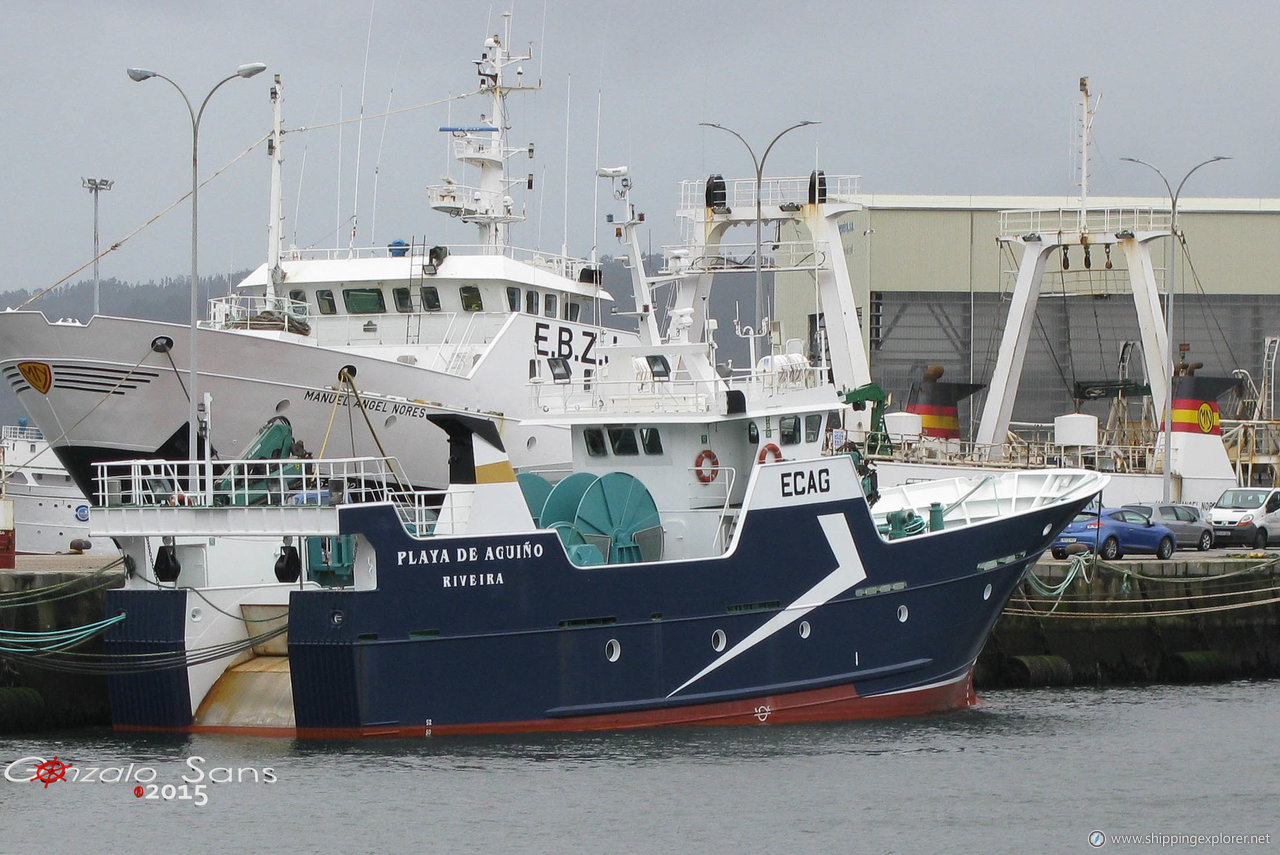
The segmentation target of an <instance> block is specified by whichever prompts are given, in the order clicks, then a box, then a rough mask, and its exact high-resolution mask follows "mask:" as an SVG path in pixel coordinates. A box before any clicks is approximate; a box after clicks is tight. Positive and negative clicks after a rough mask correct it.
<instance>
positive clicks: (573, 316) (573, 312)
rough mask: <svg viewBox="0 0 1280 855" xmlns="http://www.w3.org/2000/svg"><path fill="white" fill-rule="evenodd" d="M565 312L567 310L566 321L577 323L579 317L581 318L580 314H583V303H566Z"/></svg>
mask: <svg viewBox="0 0 1280 855" xmlns="http://www.w3.org/2000/svg"><path fill="white" fill-rule="evenodd" d="M564 310H565V315H566V318H565V320H567V321H576V320H577V319H578V316H579V315H580V314H582V304H581V303H566V304H565V307H564Z"/></svg>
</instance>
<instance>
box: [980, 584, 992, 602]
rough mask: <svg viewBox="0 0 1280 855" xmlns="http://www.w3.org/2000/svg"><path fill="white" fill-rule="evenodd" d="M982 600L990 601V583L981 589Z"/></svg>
mask: <svg viewBox="0 0 1280 855" xmlns="http://www.w3.org/2000/svg"><path fill="white" fill-rule="evenodd" d="M982 599H984V600H989V599H991V583H989V582H988V583H987V587H985V588H983V589H982Z"/></svg>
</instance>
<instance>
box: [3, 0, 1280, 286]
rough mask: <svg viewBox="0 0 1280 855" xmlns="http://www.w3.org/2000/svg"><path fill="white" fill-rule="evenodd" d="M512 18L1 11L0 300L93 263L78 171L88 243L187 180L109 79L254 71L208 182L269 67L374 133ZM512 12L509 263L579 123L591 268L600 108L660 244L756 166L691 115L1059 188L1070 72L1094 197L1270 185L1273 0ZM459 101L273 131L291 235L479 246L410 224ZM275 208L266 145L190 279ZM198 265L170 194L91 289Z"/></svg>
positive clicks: (188, 82) (1027, 185)
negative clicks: (1088, 121) (691, 181)
mask: <svg viewBox="0 0 1280 855" xmlns="http://www.w3.org/2000/svg"><path fill="white" fill-rule="evenodd" d="M508 8H512V4H510V3H506V4H504V3H488V2H471V0H465V2H464V0H450V2H436V0H418V2H411V0H372V2H363V3H361V2H348V3H341V4H334V3H331V2H326V3H303V2H290V1H289V0H286V2H278V3H271V2H263V0H253V2H240V0H232V1H231V2H218V0H210V2H207V3H203V4H195V3H187V2H159V0H133V2H129V3H120V2H108V1H107V0H95V2H80V0H62V2H59V0H41V2H32V0H0V81H2V82H0V117H2V121H0V234H3V236H4V246H5V248H6V252H5V253H4V254H5V260H6V263H5V271H6V272H5V275H4V278H3V282H2V284H0V290H8V289H11V288H43V287H46V286H47V285H49V284H52V283H53V282H55V281H57V280H58V279H60V278H62V277H63V276H65V275H67V274H68V273H70V272H71V271H73V270H74V269H76V268H77V267H79V266H80V265H81V264H83V263H85V262H86V261H88V260H89V259H90V258H91V256H92V204H91V199H90V195H89V193H88V192H87V191H86V190H84V189H83V188H82V187H81V178H82V177H100V178H110V179H114V180H115V182H116V185H115V187H114V189H112V190H111V191H110V192H108V193H105V194H103V196H102V199H101V204H102V208H101V234H102V240H103V244H104V246H105V245H108V244H110V243H111V242H113V241H115V240H118V239H119V238H121V237H123V236H124V235H126V234H127V233H129V232H131V231H133V230H134V229H135V228H137V227H138V226H140V225H141V224H142V223H144V222H146V221H147V220H148V219H150V218H151V217H153V216H154V215H156V214H157V213H159V212H160V211H162V210H163V209H164V208H165V207H167V206H168V205H170V204H171V203H172V202H173V201H174V200H175V199H177V198H178V197H179V196H181V195H182V194H183V193H184V192H186V191H187V189H188V188H189V182H190V171H189V170H190V160H189V156H190V144H191V137H190V120H189V118H188V116H187V113H186V110H185V108H184V107H183V105H182V102H181V99H180V98H179V97H178V94H177V93H176V92H175V91H174V90H173V89H172V87H170V86H169V85H168V84H166V83H165V82H164V81H162V80H149V81H146V82H143V83H134V82H132V81H131V80H129V78H128V77H127V76H126V75H125V69H126V68H127V67H129V66H143V67H148V68H151V69H153V70H155V71H158V72H160V73H163V74H165V75H167V76H169V77H172V78H173V79H174V80H175V81H176V82H177V83H179V84H180V85H182V86H183V88H184V89H186V90H187V93H188V95H189V96H190V97H191V98H192V99H193V100H194V101H195V102H196V104H197V105H198V103H199V101H200V100H201V99H202V98H203V97H204V95H205V93H206V92H208V90H209V88H210V87H212V86H213V84H215V83H216V82H217V81H218V80H220V79H221V78H222V77H224V76H226V75H228V74H230V73H232V72H234V70H235V68H236V66H237V65H239V64H241V63H244V62H251V61H261V62H265V63H266V64H267V65H268V72H267V73H264V74H261V75H259V76H258V77H255V78H253V79H250V80H238V79H237V80H233V81H231V82H230V83H228V84H226V85H225V86H223V87H222V88H221V89H220V90H219V91H218V92H217V94H216V95H215V96H214V97H213V99H212V100H211V101H210V106H209V108H208V110H207V111H206V113H205V117H204V119H203V121H202V124H201V146H200V165H201V173H202V176H204V175H208V174H210V173H212V172H213V171H214V170H216V169H217V168H219V167H221V166H223V165H225V164H226V163H228V162H229V161H230V160H232V159H233V158H234V157H235V156H236V155H238V154H239V153H240V152H242V151H244V150H245V149H247V148H248V147H250V146H251V145H252V144H253V143H254V142H255V141H256V140H259V139H261V138H262V137H263V136H264V135H265V134H266V133H267V131H268V130H269V129H270V122H271V112H270V103H269V99H268V90H269V88H270V85H271V75H272V74H273V73H278V74H280V75H281V76H282V78H283V81H284V85H285V89H286V95H285V104H284V114H285V125H286V127H287V128H299V127H301V126H311V125H320V124H329V123H332V122H335V121H336V120H337V119H338V118H339V117H344V118H354V117H356V116H358V115H359V113H360V110H361V92H362V90H363V93H364V97H363V100H364V108H363V109H364V114H365V115H366V116H369V115H373V114H378V113H382V112H384V111H385V110H386V109H387V106H388V104H390V106H391V107H392V108H393V109H395V108H402V107H407V106H412V105H418V104H424V103H429V102H433V101H437V100H439V99H441V98H443V97H445V96H448V95H450V94H458V93H461V92H465V91H468V90H470V89H472V88H474V86H475V83H476V76H475V73H474V67H473V66H472V65H471V64H470V60H472V59H474V58H476V57H478V56H479V51H480V48H481V44H482V42H483V39H484V37H485V35H486V34H488V33H494V32H499V30H500V26H501V25H500V14H501V12H502V11H503V10H504V9H508ZM514 12H515V25H514V32H513V39H512V41H513V43H514V44H515V45H517V46H521V47H523V46H527V45H528V43H529V42H530V41H532V42H534V47H533V49H534V53H535V58H534V60H533V61H532V62H530V63H527V64H526V68H525V71H526V78H530V79H531V78H535V77H537V76H538V75H541V78H542V82H543V88H542V91H541V92H539V93H537V94H532V95H522V96H518V97H515V98H514V99H513V104H512V106H513V108H514V109H513V115H512V124H513V130H512V134H511V141H512V142H513V143H515V144H520V145H523V144H524V143H526V142H528V141H533V142H535V143H536V144H537V157H536V159H535V160H534V161H533V162H532V166H529V161H527V160H525V159H523V158H521V159H517V160H516V161H514V168H515V171H516V172H517V173H523V172H525V171H533V172H534V174H535V176H536V180H537V185H538V189H537V192H536V193H535V194H533V195H531V196H526V197H525V198H524V199H523V200H522V203H523V204H524V205H525V206H526V209H527V211H528V214H529V221H528V222H527V223H526V224H524V225H522V226H519V227H517V231H516V232H515V233H514V235H513V242H514V243H517V244H519V245H521V246H530V247H531V246H535V245H540V246H542V247H545V248H549V249H559V247H560V245H561V242H562V240H564V234H565V228H564V224H565V215H564V210H565V178H564V172H565V170H564V165H565V159H566V149H565V141H566V136H567V138H568V140H569V143H568V163H569V181H568V193H569V196H568V199H569V201H568V205H569V216H568V244H569V249H570V251H571V252H574V253H577V254H583V255H585V254H587V253H589V252H590V249H591V244H592V240H593V237H592V206H593V193H594V192H595V183H596V182H595V181H594V180H593V179H592V177H591V176H592V172H593V170H594V166H595V162H596V155H595V148H596V145H597V134H596V118H597V108H598V103H599V104H601V105H602V106H600V108H599V115H600V126H601V132H600V134H599V149H600V157H599V159H600V162H601V163H603V164H606V165H618V164H623V163H626V164H629V165H630V166H631V168H632V171H633V175H634V177H635V181H636V191H635V194H634V197H633V198H634V201H635V202H636V203H637V205H638V207H639V208H640V209H641V210H643V211H645V212H646V213H647V214H648V223H649V225H650V228H651V230H652V234H651V236H650V237H651V240H652V242H653V245H654V246H655V247H656V246H658V245H660V244H662V243H669V242H671V241H672V240H673V239H674V238H675V225H674V217H673V216H672V211H673V209H674V207H675V202H676V199H677V195H676V183H677V181H678V180H680V179H681V178H697V177H704V176H705V175H706V174H707V173H709V172H713V171H714V172H722V173H724V174H725V175H726V176H731V177H732V176H747V175H749V174H751V173H752V168H751V163H750V160H749V158H748V157H747V155H746V152H745V150H744V149H743V148H742V147H741V145H740V143H738V142H737V141H736V140H734V139H733V138H732V137H730V136H728V135H727V134H724V133H723V132H720V131H715V130H710V129H704V128H699V127H698V123H699V122H702V121H715V122H721V123H723V124H725V125H727V126H730V127H733V128H735V129H737V130H739V131H740V132H742V133H743V135H744V136H746V137H747V138H748V139H749V140H751V141H753V144H754V145H755V146H756V148H757V151H759V150H760V149H762V148H763V147H764V145H765V144H766V143H767V142H768V140H769V139H770V138H771V137H772V136H773V134H774V133H775V132H776V131H778V130H780V129H781V128H783V127H785V126H786V125H788V124H791V123H793V122H795V121H798V120H801V119H813V120H818V121H821V122H822V124H821V125H820V126H818V127H816V128H806V129H802V130H798V131H795V132H792V133H791V134H790V135H788V137H787V138H786V139H785V140H784V141H783V142H780V143H779V144H778V146H777V147H775V149H774V151H773V153H772V154H771V155H770V157H769V160H768V166H767V169H766V172H767V173H768V174H770V175H803V174H807V173H808V172H809V170H810V169H812V168H813V167H814V165H815V164H817V165H820V166H821V167H822V168H823V169H825V170H826V171H827V173H828V174H844V173H856V174H859V175H861V176H862V188H863V190H864V191H866V192H874V193H919V194H983V195H985V194H1055V195H1067V194H1073V193H1076V192H1078V191H1077V189H1076V185H1075V179H1074V177H1073V172H1072V164H1071V156H1070V148H1071V134H1072V122H1073V118H1074V114H1075V112H1076V108H1075V107H1074V106H1073V105H1075V104H1078V98H1079V95H1078V92H1077V83H1078V79H1079V77H1080V76H1082V75H1088V76H1090V77H1091V79H1092V88H1093V91H1094V92H1095V93H1100V94H1101V96H1102V97H1101V104H1100V107H1099V112H1098V116H1097V119H1096V122H1095V125H1094V137H1095V140H1096V146H1095V148H1094V149H1093V151H1092V153H1091V181H1090V184H1091V192H1092V193H1093V194H1095V195H1130V194H1136V195H1150V196H1155V195H1157V192H1158V191H1162V187H1161V185H1160V184H1159V182H1158V179H1157V178H1156V176H1155V175H1153V174H1151V173H1150V172H1148V171H1147V170H1145V169H1143V168H1142V167H1139V166H1134V165H1132V164H1125V163H1121V162H1120V161H1119V158H1120V157H1121V156H1122V155H1130V156H1136V157H1141V158H1144V159H1146V160H1150V161H1152V162H1154V163H1156V164H1157V165H1159V166H1161V168H1162V169H1164V170H1165V172H1166V174H1168V175H1169V176H1170V178H1171V180H1173V181H1176V180H1177V179H1178V178H1179V177H1180V176H1181V175H1182V174H1183V172H1185V170H1186V169H1187V168H1189V167H1191V166H1192V165H1194V164H1195V163H1197V162H1199V161H1200V160H1202V159H1204V158H1206V157H1209V156H1211V155H1216V154H1226V155H1231V156H1233V157H1234V158H1235V159H1234V160H1233V161H1231V162H1229V163H1225V164H1214V165H1212V166H1209V167H1206V168H1205V169H1203V170H1202V171H1200V172H1198V173H1197V174H1196V176H1195V177H1194V178H1192V179H1191V181H1190V182H1188V185H1187V189H1186V191H1185V195H1186V196H1187V197H1190V196H1241V197H1280V151H1278V148H1277V141H1280V109H1278V105H1277V96H1276V91H1277V85H1278V84H1280V50H1277V49H1276V41H1277V37H1278V36H1280V4H1276V3H1274V2H1266V0H1257V2H1214V3H1205V2H1074V3H1043V2H1035V0H1022V2H969V3H957V2H954V0H944V2H888V0H881V1H880V2H857V0H844V2H828V1H827V0H809V2H788V0H772V2H759V1H758V0H740V1H739V2H729V0H712V2H696V0H678V2H677V0H647V1H646V0H632V1H631V2H618V0H546V2H543V0H521V2H516V3H515V4H514ZM366 42H368V43H369V44H370V49H369V53H368V65H367V72H366V71H365V54H366ZM570 79H571V81H572V84H571V89H572V98H571V100H569V98H568V94H569V93H568V91H567V90H568V89H569V81H570ZM566 104H568V111H569V116H568V133H567V135H566ZM451 109H452V114H450V112H449V110H450V108H449V107H445V106H437V107H431V108H427V109H422V110H417V111H413V112H408V113H404V114H400V115H397V116H394V117H392V118H390V119H389V120H387V121H385V122H384V121H383V120H382V119H377V120H374V121H367V122H365V123H364V133H363V138H362V139H361V138H359V131H358V130H357V126H356V125H355V124H349V125H346V126H345V127H344V129H343V130H342V132H341V134H339V131H338V130H337V129H336V128H329V129H324V130H314V131H310V132H307V133H294V134H291V135H289V136H288V137H287V139H286V163H285V204H284V208H285V214H286V217H287V223H286V226H285V229H286V231H285V233H286V237H287V238H288V239H289V242H290V243H295V244H297V245H299V246H315V245H319V246H335V245H341V246H346V245H347V243H348V234H349V230H350V225H349V221H350V217H351V215H352V213H353V212H356V213H358V217H357V223H358V236H357V243H358V244H360V245H368V244H370V243H376V244H378V245H384V244H386V243H387V242H389V241H390V240H392V239H394V238H404V239H406V240H407V239H409V238H411V237H414V236H417V237H418V238H420V239H421V238H423V237H425V238H426V239H427V240H428V241H430V242H432V243H445V242H450V241H452V242H455V243H458V242H466V241H468V240H469V239H470V238H471V236H472V231H471V229H470V228H469V227H468V228H465V229H464V228H462V227H461V226H460V224H458V223H456V222H452V221H450V220H449V219H448V218H447V217H444V216H443V215H441V214H436V213H435V212H433V211H431V210H430V209H429V208H427V206H426V194H425V192H424V188H425V187H426V185H428V184H430V183H432V182H434V181H437V180H438V178H439V176H441V175H442V174H444V173H445V172H446V171H448V172H451V173H452V174H453V175H454V177H456V178H461V177H462V176H461V174H460V172H459V169H458V168H457V167H456V166H455V165H453V164H451V163H450V161H449V160H448V158H447V157H446V154H445V140H444V138H443V135H441V134H440V133H438V131H437V128H438V127H439V126H440V125H442V124H446V123H447V122H448V121H450V120H452V121H455V122H458V121H475V120H477V119H478V118H479V114H480V113H481V112H484V111H485V105H484V103H483V102H482V101H480V100H479V99H472V100H469V101H464V102H461V103H455V104H453V105H452V108H451ZM339 147H341V165H339ZM357 152H359V159H358V160H357ZM357 184H358V188H359V199H358V207H357V202H356V198H355V193H356V188H357ZM375 193H376V202H377V210H376V214H375V211H374V198H375ZM601 198H602V201H601V208H600V213H599V218H600V219H601V220H603V217H604V214H605V212H606V211H607V210H609V208H608V204H607V196H606V195H605V194H603V193H602V194H601ZM267 203H268V158H267V155H266V152H265V146H261V145H260V146H259V147H258V149H257V150H256V151H254V152H253V153H252V154H250V155H249V156H248V157H246V158H244V159H242V160H240V161H239V162H238V163H236V164H235V165H233V166H231V167H230V168H229V169H228V170H227V171H226V173H224V174H223V175H222V176H221V177H219V178H218V179H217V180H215V181H214V182H213V183H212V184H210V185H208V186H207V187H206V188H205V189H204V190H202V191H201V196H200V224H201V225H200V238H201V240H200V259H201V263H200V268H201V272H202V274H206V275H207V274H211V273H214V272H225V271H229V270H239V269H244V268H249V267H254V266H256V265H257V264H258V263H260V262H261V261H262V259H263V258H264V256H265V253H266V221H267ZM340 223H343V225H341V226H339V224H340ZM599 234H600V251H601V252H602V253H616V252H617V246H616V244H615V242H614V241H613V238H612V235H611V234H610V233H608V232H606V230H605V229H603V228H601V229H600V231H599ZM339 235H340V237H339ZM189 270H190V209H189V207H188V206H187V205H185V204H184V205H182V206H180V207H178V208H176V209H174V210H173V211H172V212H170V213H169V214H168V215H167V216H165V217H164V218H163V219H161V220H160V221H159V222H158V223H156V224H155V225H153V226H151V227H150V228H149V229H147V230H146V231H145V232H143V233H142V234H141V235H139V236H138V237H136V238H133V239H132V240H131V241H130V242H129V243H128V244H126V245H125V247H124V248H122V249H121V250H119V251H117V252H115V253H112V254H111V255H108V256H107V257H106V258H104V259H103V261H102V273H103V276H104V277H106V276H116V277H119V278H122V279H133V280H138V279H142V280H145V279H151V278H157V279H158V278H160V277H164V276H183V275H186V274H187V273H188V272H189ZM90 274H91V270H86V271H85V272H84V273H83V274H81V275H80V276H77V277H76V279H77V280H78V279H81V278H86V279H87V278H89V276H90ZM73 281H74V280H73Z"/></svg>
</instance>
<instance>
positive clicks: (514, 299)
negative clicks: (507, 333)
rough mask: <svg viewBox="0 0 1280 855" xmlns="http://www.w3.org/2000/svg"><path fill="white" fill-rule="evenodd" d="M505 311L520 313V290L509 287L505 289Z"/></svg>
mask: <svg viewBox="0 0 1280 855" xmlns="http://www.w3.org/2000/svg"><path fill="white" fill-rule="evenodd" d="M507 309H508V310H510V311H512V312H518V311H520V289H519V288H515V287H511V288H508V289H507Z"/></svg>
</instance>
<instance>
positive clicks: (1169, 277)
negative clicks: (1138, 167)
mask: <svg viewBox="0 0 1280 855" xmlns="http://www.w3.org/2000/svg"><path fill="white" fill-rule="evenodd" d="M1120 159H1121V160H1124V161H1128V162H1129V163H1140V164H1142V165H1143V166H1145V167H1147V168H1148V169H1151V170H1152V171H1153V172H1155V174H1156V175H1159V176H1160V180H1161V181H1163V182H1164V189H1166V190H1168V191H1169V248H1168V255H1167V256H1166V262H1165V275H1164V278H1165V283H1164V324H1165V353H1164V370H1165V377H1166V378H1167V379H1168V382H1167V383H1166V384H1165V394H1164V501H1166V502H1167V501H1169V497H1170V494H1171V493H1172V492H1173V490H1172V480H1173V475H1172V472H1171V471H1170V470H1171V468H1172V464H1173V460H1172V457H1171V455H1172V454H1173V275H1174V263H1175V261H1174V255H1173V252H1174V243H1175V242H1176V241H1177V239H1178V197H1179V196H1180V195H1182V185H1184V184H1186V183H1187V179H1188V178H1190V177H1191V173H1193V172H1195V171H1196V170H1197V169H1199V168H1200V167H1202V166H1207V165H1208V164H1210V163H1217V162H1218V161H1219V160H1230V159H1231V158H1229V157H1226V156H1225V155H1221V154H1220V155H1216V156H1214V157H1211V158H1209V159H1208V160H1202V161H1200V162H1199V163H1197V164H1196V165H1195V166H1193V167H1191V168H1190V169H1188V170H1187V174H1186V175H1184V176H1182V180H1181V181H1179V182H1178V189H1176V190H1175V189H1174V188H1173V185H1171V184H1170V183H1169V179H1168V178H1165V177H1164V173H1163V172H1161V171H1160V168H1159V167H1157V166H1156V165H1154V164H1151V163H1147V162H1146V161H1145V160H1139V159H1138V158H1136V157H1122V158H1120ZM1148 370H1150V367H1148Z"/></svg>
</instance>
